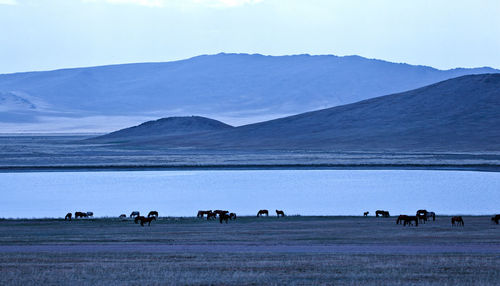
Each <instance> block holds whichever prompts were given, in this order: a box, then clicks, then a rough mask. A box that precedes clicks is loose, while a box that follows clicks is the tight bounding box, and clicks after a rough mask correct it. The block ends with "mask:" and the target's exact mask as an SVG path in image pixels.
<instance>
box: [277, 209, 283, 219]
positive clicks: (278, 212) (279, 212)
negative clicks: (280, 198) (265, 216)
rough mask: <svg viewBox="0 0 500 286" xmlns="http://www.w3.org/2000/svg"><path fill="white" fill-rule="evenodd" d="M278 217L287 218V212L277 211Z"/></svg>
mask: <svg viewBox="0 0 500 286" xmlns="http://www.w3.org/2000/svg"><path fill="white" fill-rule="evenodd" d="M276 216H277V217H278V218H279V217H280V216H283V217H284V216H285V212H284V211H280V210H276Z"/></svg>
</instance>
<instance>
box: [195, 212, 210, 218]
mask: <svg viewBox="0 0 500 286" xmlns="http://www.w3.org/2000/svg"><path fill="white" fill-rule="evenodd" d="M211 212H212V210H209V211H198V214H197V215H196V217H201V218H203V217H204V216H205V215H207V216H208V214H209V213H211Z"/></svg>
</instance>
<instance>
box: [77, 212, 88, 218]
mask: <svg viewBox="0 0 500 286" xmlns="http://www.w3.org/2000/svg"><path fill="white" fill-rule="evenodd" d="M79 217H88V215H87V213H84V212H75V219H77V218H79Z"/></svg>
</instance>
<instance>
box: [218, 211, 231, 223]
mask: <svg viewBox="0 0 500 286" xmlns="http://www.w3.org/2000/svg"><path fill="white" fill-rule="evenodd" d="M229 218H230V217H229V215H228V214H227V213H220V214H219V222H220V223H222V221H225V222H226V223H227V221H228V220H229Z"/></svg>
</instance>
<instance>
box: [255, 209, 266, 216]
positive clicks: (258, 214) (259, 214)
mask: <svg viewBox="0 0 500 286" xmlns="http://www.w3.org/2000/svg"><path fill="white" fill-rule="evenodd" d="M263 215H266V216H269V211H268V210H260V211H259V212H258V213H257V217H260V216H263Z"/></svg>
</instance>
